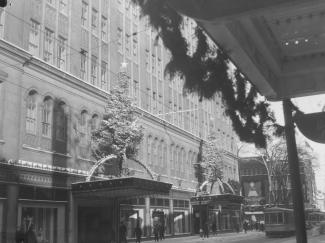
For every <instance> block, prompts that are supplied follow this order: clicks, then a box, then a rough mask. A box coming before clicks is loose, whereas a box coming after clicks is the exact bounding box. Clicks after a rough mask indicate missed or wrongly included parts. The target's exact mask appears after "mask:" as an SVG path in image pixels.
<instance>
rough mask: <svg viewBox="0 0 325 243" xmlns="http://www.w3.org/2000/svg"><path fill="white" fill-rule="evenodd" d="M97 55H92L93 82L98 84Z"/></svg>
mask: <svg viewBox="0 0 325 243" xmlns="http://www.w3.org/2000/svg"><path fill="white" fill-rule="evenodd" d="M97 66H98V64H97V57H96V56H92V57H91V84H93V85H97V76H98V70H97V69H98V68H97Z"/></svg>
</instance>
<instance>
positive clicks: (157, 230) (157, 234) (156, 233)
mask: <svg viewBox="0 0 325 243" xmlns="http://www.w3.org/2000/svg"><path fill="white" fill-rule="evenodd" d="M153 234H154V236H155V241H159V225H158V224H155V225H154V226H153Z"/></svg>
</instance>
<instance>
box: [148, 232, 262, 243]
mask: <svg viewBox="0 0 325 243" xmlns="http://www.w3.org/2000/svg"><path fill="white" fill-rule="evenodd" d="M261 234H263V235H264V234H265V233H264V232H256V231H251V232H248V233H247V234H245V233H244V232H239V233H236V232H230V233H220V234H217V235H209V238H208V239H206V240H211V239H218V240H221V241H224V240H225V239H234V238H239V237H241V236H246V237H247V236H248V235H249V236H252V237H255V236H257V235H261ZM198 240H201V237H200V236H199V235H190V236H179V237H170V238H166V239H165V240H162V241H159V242H161V243H174V242H179V243H181V242H196V241H198ZM143 242H145V243H155V241H154V240H153V239H150V240H146V239H143Z"/></svg>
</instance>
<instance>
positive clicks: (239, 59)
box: [168, 0, 325, 100]
mask: <svg viewBox="0 0 325 243" xmlns="http://www.w3.org/2000/svg"><path fill="white" fill-rule="evenodd" d="M168 3H169V4H170V6H171V7H173V8H174V9H175V10H176V11H178V12H180V13H182V14H185V15H187V16H189V17H192V18H194V19H195V20H197V22H198V23H199V25H201V26H202V27H203V28H204V29H205V30H206V31H207V33H208V34H209V35H210V36H211V38H212V39H213V40H214V41H215V42H216V43H217V44H218V45H220V46H221V47H222V48H223V49H224V50H227V51H228V54H229V55H230V58H231V59H232V61H233V62H234V63H235V65H236V66H238V67H239V68H240V70H241V71H242V72H243V73H244V74H245V75H246V76H247V77H248V79H249V80H250V81H252V82H253V83H254V84H255V85H256V86H257V87H258V89H259V90H260V92H261V93H262V94H263V95H265V96H266V97H267V98H268V99H270V100H280V99H283V98H290V97H298V96H305V95H312V94H319V93H324V91H325V82H324V81H325V79H324V77H325V65H324V64H325V25H324V22H325V1H323V0H203V1H202V0H168Z"/></svg>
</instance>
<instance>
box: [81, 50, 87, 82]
mask: <svg viewBox="0 0 325 243" xmlns="http://www.w3.org/2000/svg"><path fill="white" fill-rule="evenodd" d="M87 76H88V56H87V52H86V51H85V50H82V49H81V51H80V78H81V79H83V80H86V81H87V79H88V78H87Z"/></svg>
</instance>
